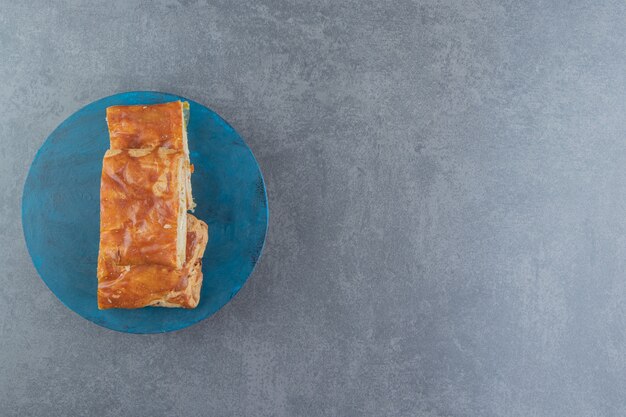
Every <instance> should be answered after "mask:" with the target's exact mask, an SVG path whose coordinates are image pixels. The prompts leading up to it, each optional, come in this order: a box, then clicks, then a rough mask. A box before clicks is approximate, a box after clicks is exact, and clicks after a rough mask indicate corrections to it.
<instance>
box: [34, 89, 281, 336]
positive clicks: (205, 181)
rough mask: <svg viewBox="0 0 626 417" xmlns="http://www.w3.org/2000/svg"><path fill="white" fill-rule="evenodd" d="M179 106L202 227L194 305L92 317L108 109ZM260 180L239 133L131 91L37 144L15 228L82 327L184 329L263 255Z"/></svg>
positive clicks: (90, 108) (164, 98)
mask: <svg viewBox="0 0 626 417" xmlns="http://www.w3.org/2000/svg"><path fill="white" fill-rule="evenodd" d="M174 100H186V101H188V102H189V104H190V120H189V126H188V134H189V148H190V155H191V162H192V163H193V164H194V166H195V172H194V174H193V175H192V181H191V182H192V188H193V195H194V200H195V201H196V203H197V207H196V210H195V213H194V214H195V216H196V217H198V218H199V219H201V220H204V221H205V222H206V223H207V224H208V225H209V243H208V246H207V249H206V252H205V254H204V258H203V266H202V273H203V275H204V280H203V284H202V294H201V298H200V304H199V305H198V307H197V308H195V309H193V310H184V309H178V308H176V309H169V308H156V307H147V308H142V309H136V310H121V309H113V310H102V311H101V310H98V307H97V303H96V289H97V278H96V261H97V257H98V242H99V221H100V216H99V214H100V174H101V170H102V157H103V156H104V153H105V151H106V150H107V149H108V147H109V135H108V130H107V125H106V120H105V109H106V108H107V107H109V106H113V105H120V104H121V105H129V104H154V103H163V102H168V101H174ZM268 214H269V212H268V207H267V195H266V192H265V184H264V181H263V176H262V175H261V171H260V170H259V166H258V165H257V162H256V160H255V159H254V156H253V155H252V152H251V151H250V149H249V148H248V147H247V146H246V144H245V142H244V141H243V139H242V138H241V137H240V136H239V135H238V134H237V132H236V131H235V130H234V129H233V128H232V127H231V126H230V125H229V124H228V123H226V122H225V121H224V120H223V119H222V118H221V117H220V116H218V115H217V114H216V113H215V112H213V111H211V110H210V109H208V108H206V107H204V106H202V105H201V104H198V103H196V102H193V101H191V100H188V99H186V98H183V97H179V96H176V95H173V94H164V93H157V92H149V91H136V92H128V93H121V94H116V95H113V96H110V97H106V98H103V99H100V100H98V101H95V102H93V103H91V104H89V105H87V106H86V107H83V108H82V109H80V110H79V111H77V112H76V113H74V114H73V115H72V116H70V117H69V118H68V119H66V120H65V121H64V122H63V123H61V125H60V126H59V127H57V128H56V130H55V131H54V132H52V134H51V135H50V136H49V137H48V139H47V140H46V142H45V143H44V144H43V146H42V147H41V149H39V152H37V155H36V156H35V160H34V161H33V164H32V165H31V167H30V171H29V173H28V178H27V179H26V184H25V185H24V192H23V195H22V225H23V227H24V236H25V239H26V245H27V246H28V251H29V252H30V256H31V258H32V260H33V263H34V264H35V268H37V271H38V272H39V275H40V276H41V278H42V279H43V281H44V282H45V283H46V285H47V286H48V287H49V288H50V290H52V292H53V293H54V294H55V295H56V296H57V297H58V298H59V300H61V301H62V302H63V304H65V305H66V306H67V307H69V308H70V309H72V310H73V311H75V312H76V313H78V314H80V315H81V316H82V317H84V318H86V319H87V320H91V321H92V322H94V323H96V324H99V325H100V326H104V327H107V328H109V329H113V330H118V331H122V332H129V333H162V332H169V331H173V330H178V329H182V328H184V327H187V326H190V325H192V324H194V323H197V322H199V321H200V320H202V319H205V318H207V317H209V316H210V315H211V314H213V313H215V312H216V311H217V310H219V309H220V308H221V307H222V306H224V305H225V304H226V303H227V302H228V301H229V300H230V299H231V298H232V297H233V296H234V295H235V294H236V293H237V291H239V289H240V288H241V287H242V285H243V284H244V283H245V281H246V279H247V278H248V276H249V275H250V274H251V273H252V270H253V268H254V266H255V264H256V262H257V261H258V259H259V256H260V255H261V251H262V249H263V244H264V242H265V234H266V231H267V222H268Z"/></svg>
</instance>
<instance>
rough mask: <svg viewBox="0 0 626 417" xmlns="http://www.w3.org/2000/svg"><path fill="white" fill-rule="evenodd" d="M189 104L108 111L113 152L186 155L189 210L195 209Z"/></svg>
mask: <svg viewBox="0 0 626 417" xmlns="http://www.w3.org/2000/svg"><path fill="white" fill-rule="evenodd" d="M188 111H189V103H187V102H182V101H172V102H170V103H161V104H151V105H136V106H112V107H108V108H107V109H106V119H107V124H108V126H109V137H110V140H111V149H144V148H166V149H174V150H177V151H181V152H183V153H184V154H185V161H186V166H185V171H186V185H185V186H186V188H187V189H186V194H187V209H189V210H193V209H194V207H195V206H196V205H195V203H194V202H193V196H192V194H191V172H190V170H191V163H190V161H189V147H188V144H187V126H186V125H185V116H184V115H185V112H187V113H188Z"/></svg>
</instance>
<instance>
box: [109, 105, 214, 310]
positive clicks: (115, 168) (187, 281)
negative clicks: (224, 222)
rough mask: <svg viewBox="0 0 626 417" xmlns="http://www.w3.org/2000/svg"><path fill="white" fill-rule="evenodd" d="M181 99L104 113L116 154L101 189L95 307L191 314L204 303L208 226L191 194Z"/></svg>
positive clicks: (184, 110) (186, 109) (185, 112)
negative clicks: (160, 309) (151, 308)
mask: <svg viewBox="0 0 626 417" xmlns="http://www.w3.org/2000/svg"><path fill="white" fill-rule="evenodd" d="M188 113H189V105H188V104H187V103H182V102H180V101H177V102H172V103H164V104H157V105H150V106H147V105H146V106H114V107H110V108H108V109H107V122H108V125H109V134H110V140H111V149H110V150H108V151H107V152H106V154H105V156H104V159H103V164H102V179H101V185H100V251H99V254H98V308H100V309H109V308H127V309H129V308H141V307H146V306H159V307H183V308H194V307H196V306H197V305H198V302H199V301H200V288H201V286H202V256H203V254H204V250H205V248H206V245H207V242H208V227H207V225H206V223H204V222H202V221H201V220H198V219H197V218H195V217H194V216H193V215H191V214H188V213H187V209H193V207H194V206H195V204H194V203H193V200H192V195H191V172H192V171H193V166H192V165H191V164H190V163H189V149H188V145H187V133H186V123H187V119H188Z"/></svg>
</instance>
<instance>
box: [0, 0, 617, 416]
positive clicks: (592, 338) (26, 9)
mask: <svg viewBox="0 0 626 417" xmlns="http://www.w3.org/2000/svg"><path fill="white" fill-rule="evenodd" d="M52 3H53V2H49V1H43V0H42V1H8V0H0V80H1V82H0V140H1V141H2V142H1V146H0V191H1V199H0V238H1V242H2V243H0V288H1V289H2V291H1V292H0V415H2V416H13V415H15V416H53V415H68V416H88V415H91V416H120V415H127V416H157V415H158V416H160V415H162V416H175V415H187V416H208V415H215V416H428V417H435V416H436V417H444V416H520V417H529V416H530V417H532V416H555V417H563V416H585V417H589V416H624V415H626V390H625V389H626V384H625V383H626V280H625V278H626V273H625V267H626V234H625V233H626V146H625V143H626V142H625V136H626V105H625V102H626V94H625V93H626V91H625V90H626V87H625V86H626V23H625V22H626V5H625V3H624V2H622V1H602V2H597V1H591V0H585V1H568V2H565V1H525V2H518V1H488V0H470V1H457V2H452V1H435V0H427V1H420V2H408V1H398V2H387V1H360V0H347V1H319V2H318V1H311V2H299V3H297V4H296V3H294V2H288V1H267V0H260V1H255V2H245V3H244V2H233V1H221V2H210V3H209V2H202V1H190V0H187V1H180V2H176V1H173V0H171V1H147V0H145V1H140V2H126V1H108V2H99V1H98V2H97V1H93V2H87V1H62V2H54V3H55V4H52ZM142 89H149V90H160V91H168V92H172V93H176V94H180V95H184V96H187V97H189V98H191V99H193V100H196V101H199V102H201V103H204V104H206V105H208V106H210V107H212V108H213V109H215V110H216V111H217V112H219V113H220V114H221V115H222V116H223V117H225V118H226V119H227V120H228V121H230V122H231V123H232V125H233V126H234V127H235V128H236V129H237V130H238V131H239V132H240V133H241V134H242V136H243V137H244V138H245V139H246V140H247V142H248V144H249V145H250V147H251V148H252V149H253V151H254V153H255V154H256V156H257V158H258V160H259V163H260V165H261V167H262V169H263V172H264V174H265V178H266V181H267V186H268V194H269V203H270V210H271V223H270V228H269V234H268V239H267V244H266V247H265V251H264V255H263V257H262V258H261V261H260V264H259V265H258V267H257V269H256V271H255V272H254V274H253V275H252V276H251V278H250V279H249V281H248V283H247V284H246V286H245V287H244V288H243V289H242V291H241V292H240V293H239V294H238V295H237V297H235V299H234V300H233V301H232V302H231V303H230V304H228V305H227V306H226V307H225V308H223V309H222V310H221V311H220V312H218V313H217V314H216V315H214V316H213V317H211V318H210V319H207V320H205V321H204V322H202V323H200V324H198V325H196V326H194V327H191V328H188V329H186V330H183V331H180V332H176V333H171V334H164V335H151V336H136V335H126V334H120V333H115V332H113V331H109V330H106V329H103V328H100V327H97V326H96V325H94V324H92V323H90V322H87V321H85V320H83V319H82V318H80V317H79V316H77V315H76V314H74V313H72V312H70V311H69V310H67V309H66V308H65V307H64V306H63V305H62V304H61V303H60V302H59V301H58V300H57V299H56V298H55V297H54V296H53V295H52V293H51V292H50V291H49V290H48V289H47V288H46V287H45V285H44V284H43V282H42V281H41V280H40V279H39V277H38V276H37V273H36V272H35V269H34V267H33V266H32V263H31V261H30V258H29V256H28V253H27V251H26V248H25V244H24V241H23V237H22V230H21V224H20V197H21V192H22V187H23V184H24V180H25V177H26V174H27V170H28V167H29V165H30V163H31V161H32V159H33V157H34V154H35V152H36V151H37V149H38V148H39V146H40V145H41V144H42V143H43V141H44V139H45V138H46V136H47V135H48V134H49V133H50V132H51V131H52V130H53V129H54V128H55V127H56V126H57V125H58V124H59V123H60V122H61V121H62V120H64V119H65V118H66V117H67V116H69V115H70V114H71V113H73V112H74V111H76V110H77V109H78V108H80V107H81V106H83V105H85V104H87V103H89V102H91V101H93V100H95V99H98V98H100V97H103V96H106V95H110V94H113V93H116V92H122V91H127V90H142Z"/></svg>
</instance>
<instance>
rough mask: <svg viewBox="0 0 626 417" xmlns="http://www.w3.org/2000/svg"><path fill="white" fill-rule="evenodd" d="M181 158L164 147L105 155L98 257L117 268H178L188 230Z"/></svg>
mask: <svg viewBox="0 0 626 417" xmlns="http://www.w3.org/2000/svg"><path fill="white" fill-rule="evenodd" d="M183 162H184V161H183V155H182V153H180V152H176V151H173V150H168V149H162V148H158V149H131V150H110V151H107V153H106V154H105V157H104V160H103V166H102V182H101V186H100V254H99V256H100V257H102V258H104V259H108V260H111V261H112V262H115V263H116V264H117V265H140V264H148V263H149V264H157V265H162V266H167V267H174V268H180V267H182V264H183V262H184V259H185V246H184V240H182V239H184V234H185V230H186V229H187V227H186V226H185V224H184V222H186V216H185V204H186V202H185V198H184V195H183V197H182V201H181V190H182V191H183V192H184V185H183V184H184V183H183V181H184V178H181V175H183V171H182V168H181V167H182V164H183Z"/></svg>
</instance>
